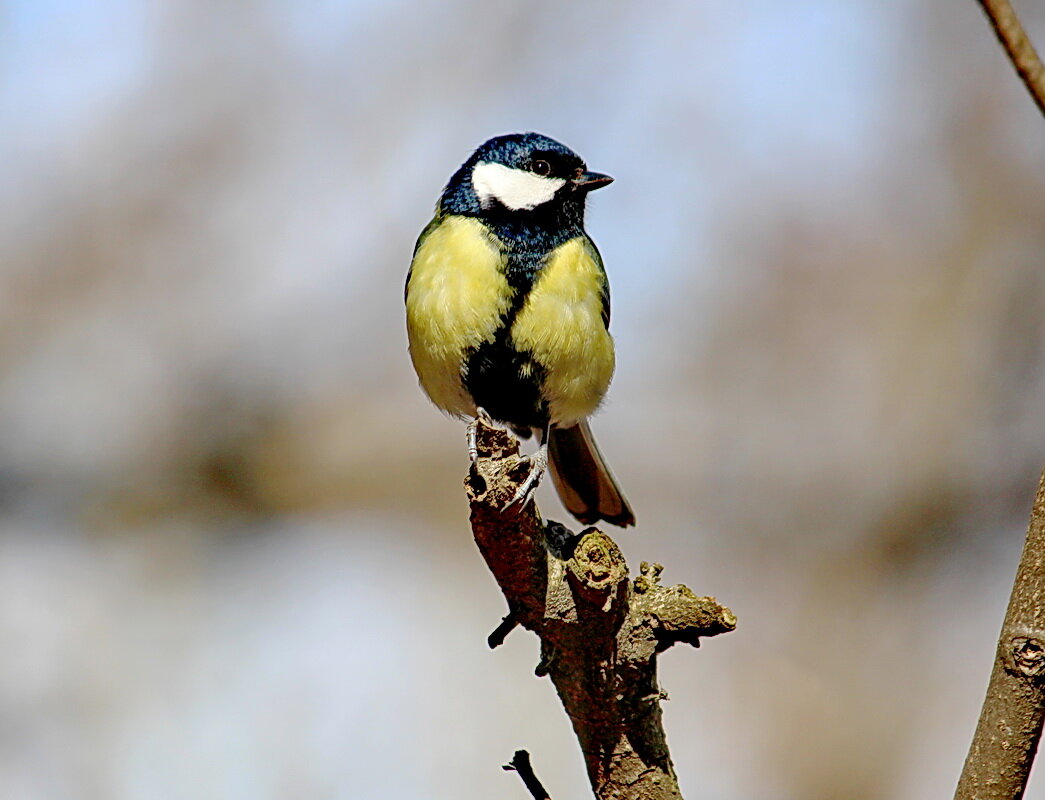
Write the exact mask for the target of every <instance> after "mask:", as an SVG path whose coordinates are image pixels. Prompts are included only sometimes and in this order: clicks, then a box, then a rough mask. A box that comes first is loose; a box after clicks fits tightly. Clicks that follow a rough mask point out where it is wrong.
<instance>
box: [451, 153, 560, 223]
mask: <svg viewBox="0 0 1045 800" xmlns="http://www.w3.org/2000/svg"><path fill="white" fill-rule="evenodd" d="M565 185H566V179H565V178H546V177H544V176H542V175H534V174H533V173H532V172H527V171H526V170H524V169H513V168H512V167H506V166H504V164H494V163H492V162H489V161H484V162H483V163H481V164H476V165H475V167H474V168H473V169H472V187H473V188H474V189H475V194H476V195H477V196H478V197H479V202H480V203H481V204H482V206H483V208H486V207H487V206H489V205H490V201H491V200H497V201H498V202H500V203H501V205H503V206H504V207H505V208H507V209H510V210H512V211H520V210H522V209H527V210H529V209H532V208H537V206H539V205H541V204H542V203H547V202H548V201H549V200H551V199H552V198H553V197H554V196H555V193H556V192H557V191H559V189H561V188H562V187H563V186H565Z"/></svg>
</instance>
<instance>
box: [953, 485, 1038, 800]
mask: <svg viewBox="0 0 1045 800" xmlns="http://www.w3.org/2000/svg"><path fill="white" fill-rule="evenodd" d="M1043 720H1045V471H1043V472H1042V475H1041V482H1040V483H1039V485H1038V494H1037V497H1036V498H1035V500H1034V509H1033V511H1032V512H1031V518H1030V525H1029V527H1028V528H1027V540H1026V542H1025V543H1024V545H1023V555H1022V556H1021V558H1020V564H1019V567H1018V568H1017V570H1016V580H1015V582H1014V583H1013V587H1012V596H1011V597H1010V599H1009V608H1008V611H1007V612H1006V613H1005V621H1004V622H1003V623H1002V628H1001V636H1000V637H999V638H998V649H997V653H996V654H995V660H994V668H993V670H992V671H991V679H990V684H989V685H988V687H987V696H986V698H985V699H984V701H983V710H982V712H981V713H980V721H979V724H978V725H977V726H976V733H975V735H974V737H973V741H972V747H971V748H970V749H969V756H968V758H967V759H966V760H965V768H964V770H962V775H961V779H960V780H959V782H958V790H957V791H956V792H955V795H954V797H955V800H1003V799H1004V800H1014V799H1015V798H1020V797H1022V796H1023V791H1024V789H1025V788H1026V786H1027V776H1028V775H1029V774H1030V768H1031V764H1033V762H1034V754H1035V752H1036V751H1037V749H1038V740H1039V739H1040V738H1041V729H1042V721H1043Z"/></svg>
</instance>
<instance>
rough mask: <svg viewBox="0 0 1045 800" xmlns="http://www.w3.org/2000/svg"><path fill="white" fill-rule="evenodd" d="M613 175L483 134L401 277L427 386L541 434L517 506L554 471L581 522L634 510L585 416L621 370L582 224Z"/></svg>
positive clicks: (547, 148) (627, 519)
mask: <svg viewBox="0 0 1045 800" xmlns="http://www.w3.org/2000/svg"><path fill="white" fill-rule="evenodd" d="M612 181H613V178H611V177H610V176H609V175H604V174H602V173H599V172H593V171H590V170H589V169H588V168H587V165H586V164H585V162H584V160H583V159H582V158H581V157H580V156H579V155H577V154H576V153H575V152H574V151H573V150H571V149H570V148H568V147H567V146H566V145H564V144H562V143H560V142H558V141H556V140H555V139H552V138H550V137H548V136H545V135H543V134H540V133H535V132H528V133H511V134H507V135H502V136H495V137H494V138H492V139H489V140H488V141H486V142H484V143H483V144H481V145H480V146H479V147H478V148H476V150H475V151H474V152H473V153H472V154H471V156H469V157H468V158H467V159H466V160H465V161H464V163H462V164H461V166H460V167H459V168H458V169H457V171H456V172H454V173H453V175H452V176H451V177H450V180H449V181H448V182H447V184H446V186H445V187H444V189H443V191H442V193H441V194H440V196H439V199H438V201H437V203H436V209H435V216H434V217H433V218H432V220H431V222H429V223H428V225H427V226H426V227H425V228H424V230H423V231H422V232H421V234H420V236H419V237H418V239H417V243H416V245H415V247H414V252H413V258H412V261H411V264H410V269H409V272H408V273H407V279H406V292H405V300H406V324H407V338H408V340H409V353H410V358H411V361H412V363H413V366H414V370H415V371H416V373H417V376H418V380H419V383H420V385H421V388H422V389H423V390H424V392H425V394H427V396H428V398H429V399H430V400H431V401H432V403H434V404H435V405H436V406H437V407H438V408H439V409H441V410H442V411H444V412H446V413H447V414H449V415H450V416H452V417H457V418H460V419H469V418H471V420H472V422H471V424H470V427H469V432H470V446H469V450H470V455H471V457H472V459H473V461H474V460H475V457H476V454H475V442H474V435H475V434H474V431H475V425H476V421H477V420H479V419H483V420H486V421H490V420H493V421H496V422H498V423H501V424H504V425H506V426H507V427H509V428H511V429H512V430H513V431H514V432H515V433H516V434H518V435H519V436H521V437H523V438H528V437H529V436H531V435H536V436H537V438H538V442H539V447H538V448H537V451H536V452H535V453H534V454H533V455H532V456H529V457H527V460H528V461H529V462H530V463H529V466H530V471H529V474H528V477H527V478H526V479H525V481H524V482H523V484H522V485H521V486H520V488H519V491H518V492H517V494H516V495H515V497H513V498H512V499H511V501H509V503H508V506H511V505H512V504H513V503H519V504H521V505H525V503H526V502H528V501H529V500H530V499H531V498H532V494H533V492H534V490H535V488H536V486H537V483H538V481H539V480H540V478H541V477H542V475H543V474H544V472H545V470H546V469H547V468H550V471H551V476H552V481H553V483H554V485H555V488H556V490H557V492H558V495H559V497H560V499H561V500H562V503H563V505H564V506H565V508H566V510H567V511H569V512H570V513H571V514H572V515H573V516H574V517H576V518H577V519H578V520H579V521H580V522H582V523H584V524H593V523H595V522H598V521H600V520H605V521H606V522H609V523H611V524H614V525H619V526H621V527H627V526H629V525H634V524H635V515H634V513H633V511H632V508H631V506H630V505H629V503H628V501H627V500H626V499H625V497H624V495H623V493H622V492H621V490H620V487H619V486H618V484H617V481H616V480H615V479H614V477H613V474H612V473H611V472H610V469H609V466H608V465H607V463H606V460H605V458H603V456H602V453H601V452H600V451H599V448H598V446H597V445H596V443H595V439H594V437H593V436H592V432H591V427H590V425H589V418H590V417H591V415H592V414H593V413H595V411H596V409H597V408H598V407H599V405H600V404H601V402H602V400H603V398H604V396H605V394H606V391H607V389H608V388H609V385H610V380H611V378H612V376H613V372H614V368H615V355H614V344H613V338H612V337H611V336H610V333H609V322H610V291H609V283H608V280H607V277H606V270H605V267H604V266H603V262H602V256H601V255H600V254H599V251H598V249H597V248H596V246H595V243H594V242H593V241H592V239H591V237H590V236H588V234H587V233H586V232H585V230H584V210H585V202H586V200H587V197H588V193H589V192H592V191H594V190H596V189H599V188H602V187H604V186H607V185H608V184H610V183H611V182H612Z"/></svg>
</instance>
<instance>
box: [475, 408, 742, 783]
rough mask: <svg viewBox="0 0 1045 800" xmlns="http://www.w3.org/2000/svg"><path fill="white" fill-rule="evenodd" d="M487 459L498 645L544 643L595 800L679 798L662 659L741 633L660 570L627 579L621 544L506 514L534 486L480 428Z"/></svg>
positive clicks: (480, 464)
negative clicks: (521, 638)
mask: <svg viewBox="0 0 1045 800" xmlns="http://www.w3.org/2000/svg"><path fill="white" fill-rule="evenodd" d="M476 446H477V451H478V458H477V459H476V462H475V464H474V465H473V467H472V469H471V471H470V473H469V476H468V479H467V480H466V481H465V487H466V490H467V493H468V498H469V501H470V503H471V522H472V532H473V534H474V536H475V541H476V544H477V545H478V546H479V550H480V552H481V553H482V555H483V557H484V558H485V559H486V563H487V565H488V566H489V568H490V571H491V572H492V573H493V575H494V577H495V578H496V580H497V583H498V584H499V585H500V587H501V590H502V591H503V592H504V596H505V598H506V599H507V601H508V608H509V617H507V618H506V621H505V622H502V623H501V625H499V626H498V628H497V631H495V634H493V635H491V646H496V644H497V643H498V642H499V641H500V640H502V639H503V637H504V635H506V633H507V631H508V630H510V629H511V627H512V623H513V622H517V623H518V624H520V625H522V626H523V627H525V628H527V629H528V630H531V631H533V632H534V633H536V634H537V635H538V636H539V637H540V640H541V660H540V663H539V664H538V665H537V669H536V672H537V674H538V675H548V676H549V677H550V678H551V680H552V682H553V683H554V685H555V688H556V690H557V691H558V694H559V698H560V699H561V700H562V703H563V707H564V708H565V710H566V713H567V715H568V716H569V718H570V721H571V723H572V724H573V729H574V732H575V733H576V735H577V739H578V741H579V742H580V745H581V751H582V752H583V754H584V759H585V763H586V765H587V770H588V777H589V780H590V782H591V785H592V789H593V791H594V792H595V796H596V797H598V798H601V799H602V800H609V798H614V799H615V800H668V799H669V798H681V794H680V793H679V788H678V780H677V778H676V776H675V770H674V767H673V765H672V762H671V757H670V755H669V753H668V745H667V742H666V740H665V737H664V728H663V726H662V724H661V708H660V701H661V699H662V698H663V697H664V695H663V694H662V692H661V691H660V687H659V685H658V683H657V656H658V654H660V653H661V652H663V651H664V650H667V649H668V648H669V647H671V646H672V645H673V644H675V643H676V642H685V643H687V644H691V645H693V646H697V645H698V644H699V639H700V637H704V636H714V635H716V634H719V633H725V632H727V631H731V630H733V628H734V627H735V626H736V618H735V617H734V616H733V613H732V612H731V611H730V610H729V609H728V608H725V607H724V606H722V605H720V604H719V603H718V602H717V601H716V600H715V599H714V598H713V597H698V596H696V595H695V594H694V593H693V592H691V591H690V590H689V589H688V588H687V587H685V586H682V585H678V586H662V585H661V584H660V572H661V569H662V567H661V566H660V565H659V564H653V565H650V564H647V563H645V562H643V564H642V567H641V574H640V575H639V576H638V577H637V578H635V580H634V581H631V580H629V577H628V566H627V564H626V563H625V560H624V557H623V555H622V554H621V552H620V549H619V548H618V547H617V545H616V543H615V542H614V541H613V540H612V539H611V538H610V537H609V536H607V535H606V534H604V533H602V532H601V531H599V530H597V529H596V528H588V529H586V530H584V531H582V532H581V533H579V534H575V533H573V532H572V531H570V530H568V529H567V528H566V527H565V526H562V525H560V524H558V523H552V522H544V521H542V520H541V518H540V516H539V515H538V513H537V510H536V508H535V506H534V504H532V503H531V504H528V505H527V506H525V507H524V508H522V509H509V510H505V505H506V504H507V503H508V502H509V500H510V499H511V498H512V497H513V496H514V495H515V492H516V490H517V489H518V487H519V485H520V483H521V482H522V481H523V480H524V479H525V478H526V475H527V472H528V464H527V463H526V462H525V461H524V460H521V459H520V458H519V454H518V453H519V446H518V442H517V441H516V440H515V438H514V437H513V436H511V435H510V434H508V433H506V432H505V431H502V430H499V429H497V428H494V427H491V426H489V425H486V424H484V423H482V422H479V423H478V428H477V432H476Z"/></svg>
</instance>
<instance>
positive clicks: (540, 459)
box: [504, 444, 548, 511]
mask: <svg viewBox="0 0 1045 800" xmlns="http://www.w3.org/2000/svg"><path fill="white" fill-rule="evenodd" d="M521 460H523V461H529V462H530V474H529V475H527V476H526V480H524V481H523V482H522V485H521V486H519V489H518V491H516V493H515V496H514V497H513V498H512V499H511V500H509V501H508V503H507V504H506V505H505V506H504V510H505V511H508V510H509V509H511V508H513V507H514V506H518V507H519V510H520V511H521V510H522V509H523V508H525V507H526V504H527V503H529V502H530V500H532V499H533V493H534V492H535V491H536V490H537V486H538V484H540V482H541V478H542V477H544V473H545V471H547V469H548V445H546V444H542V445H541V446H540V447H539V448H537V452H536V453H534V454H533V455H532V456H527V457H525V458H524V459H521Z"/></svg>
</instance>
